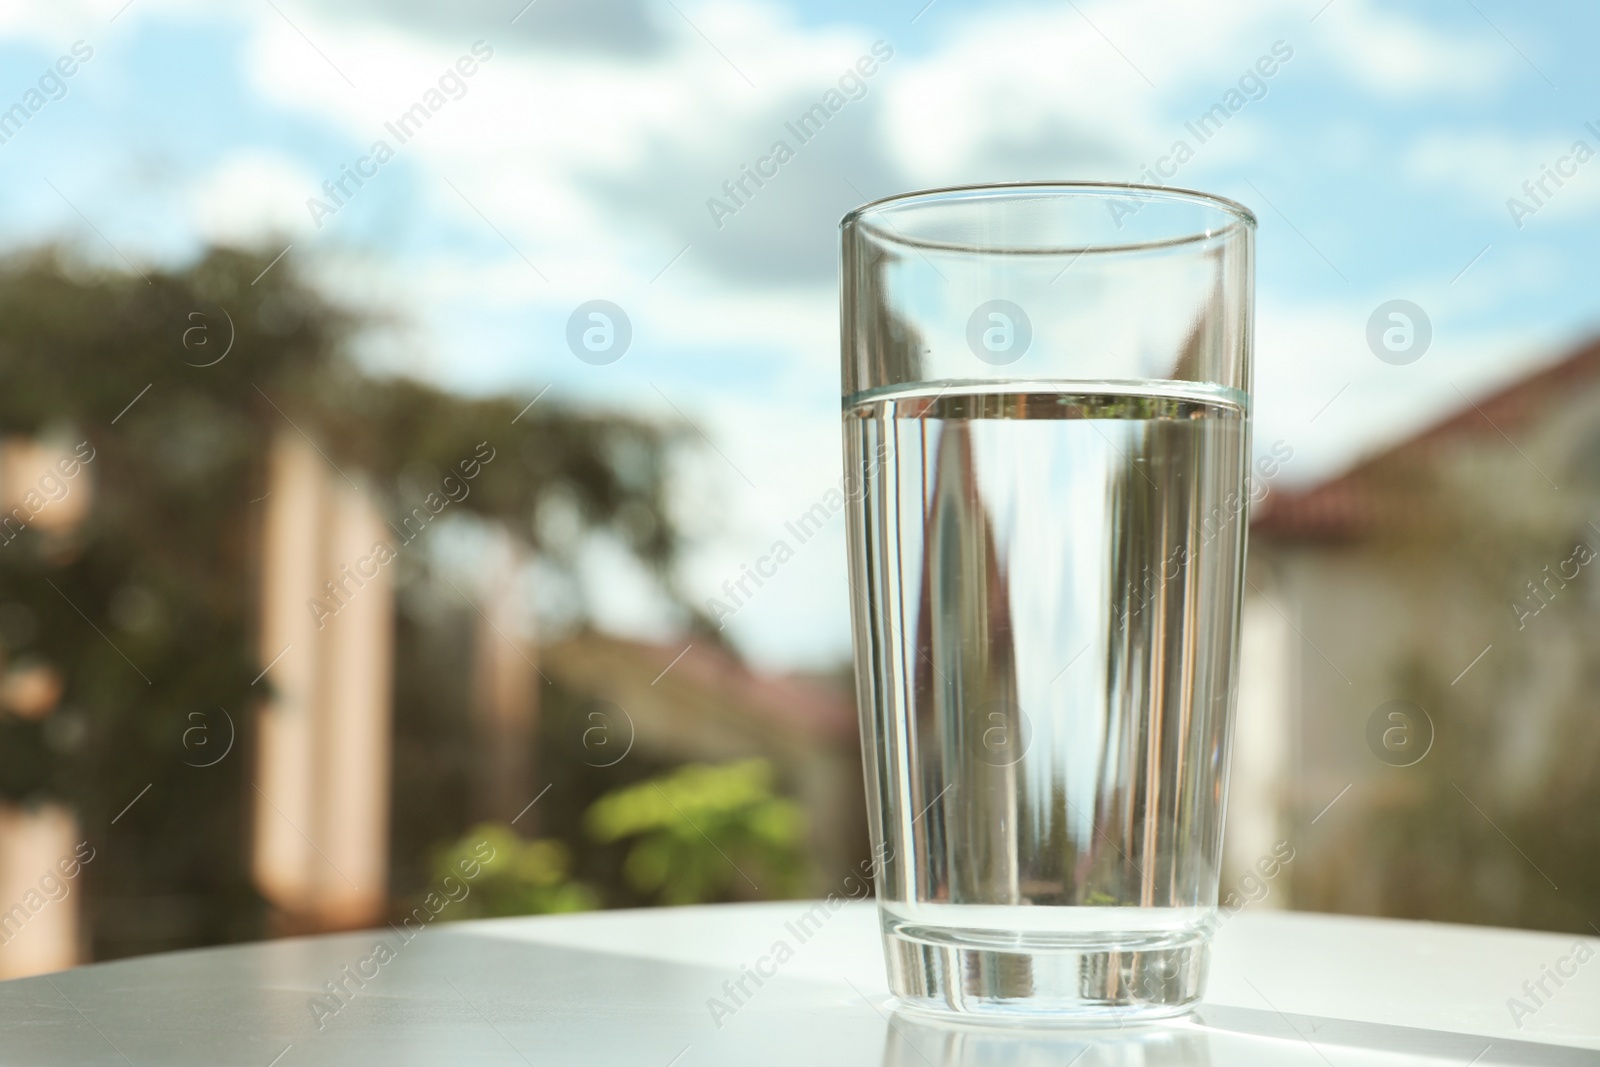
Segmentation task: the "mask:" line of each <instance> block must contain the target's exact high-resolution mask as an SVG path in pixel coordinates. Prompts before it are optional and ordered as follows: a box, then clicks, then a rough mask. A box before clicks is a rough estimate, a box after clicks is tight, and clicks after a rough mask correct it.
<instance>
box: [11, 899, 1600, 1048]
mask: <svg viewBox="0 0 1600 1067" xmlns="http://www.w3.org/2000/svg"><path fill="white" fill-rule="evenodd" d="M809 907H810V905H808V904H805V903H801V902H795V901H790V902H784V903H776V904H758V905H738V906H722V907H704V908H682V909H673V910H653V911H631V912H602V913H595V914H589V915H579V916H567V917H560V918H535V919H509V920H497V921H490V922H475V923H459V924H451V925H444V924H441V925H438V926H434V927H429V928H426V929H424V930H423V931H422V932H420V933H418V934H415V935H414V940H412V941H410V942H402V941H401V938H400V936H399V935H398V934H397V933H396V932H395V931H394V930H392V929H386V930H380V931H372V932H368V933H357V934H341V935H338V936H332V937H318V938H303V939H293V940H284V941H275V942H267V943H262V944H255V945H246V946H238V947H233V948H223V949H208V950H202V951H196V952H181V953H173V954H170V955H163V956H149V957H144V958H142V959H134V960H127V961H122V962H117V963H107V964H97V965H94V966H89V967H82V968H78V969H77V970H73V971H66V972H63V973H60V974H56V975H50V976H48V977H43V978H29V979H22V980H19V981H14V982H8V983H4V984H0V1020H3V1021H0V1064H5V1065H12V1064H51V1065H57V1067H60V1065H71V1064H117V1065H126V1064H134V1065H138V1067H146V1065H150V1067H157V1065H159V1067H185V1065H188V1064H197V1065H198V1064H204V1065H206V1067H218V1065H229V1064H239V1065H246V1067H269V1065H276V1067H306V1065H312V1064H340V1065H353V1064H383V1065H386V1067H401V1065H407V1064H428V1065H434V1064H504V1065H508V1067H518V1065H525V1064H531V1065H539V1067H543V1065H545V1064H594V1065H608V1064H628V1065H634V1067H669V1065H672V1067H702V1065H709V1064H760V1065H773V1064H806V1065H808V1067H854V1065H857V1064H861V1065H867V1064H871V1065H873V1067H880V1065H888V1064H892V1065H896V1067H899V1065H911V1067H922V1065H940V1067H942V1065H943V1064H948V1063H961V1064H984V1065H991V1064H993V1065H1024V1064H1053V1065H1057V1067H1067V1065H1069V1064H1076V1065H1078V1067H1099V1065H1112V1064H1116V1065H1119V1067H1132V1065H1136V1064H1212V1065H1218V1067H1221V1065H1231V1064H1240V1065H1252V1067H1254V1065H1259V1064H1305V1065H1307V1067H1344V1065H1346V1064H1350V1065H1354V1064H1414V1063H1434V1064H1455V1065H1458V1067H1465V1065H1467V1064H1468V1063H1469V1062H1475V1063H1476V1064H1478V1065H1483V1064H1491V1063H1495V1064H1499V1063H1525V1064H1600V951H1597V954H1596V956H1595V958H1593V959H1588V960H1586V961H1585V962H1583V963H1581V964H1580V963H1576V962H1569V963H1567V964H1565V965H1563V968H1562V969H1564V970H1572V969H1573V968H1576V970H1577V973H1576V974H1575V975H1574V976H1573V977H1570V978H1563V982H1564V984H1563V985H1562V986H1560V987H1557V986H1556V985H1555V984H1554V982H1553V981H1552V980H1550V979H1546V988H1547V989H1548V990H1549V991H1550V992H1551V996H1550V997H1548V998H1541V999H1542V1000H1543V1001H1544V1002H1543V1003H1542V1004H1541V1005H1540V1006H1538V1007H1537V1010H1535V1011H1534V1012H1533V1013H1532V1014H1531V1015H1526V1016H1523V1017H1520V1018H1518V1019H1516V1020H1514V1019H1513V1015H1512V1012H1511V1010H1510V1009H1509V1008H1508V1006H1507V1000H1508V998H1510V997H1512V996H1518V997H1523V998H1525V997H1526V994H1524V992H1523V990H1522V988H1521V987H1522V983H1523V982H1524V981H1530V980H1532V981H1536V980H1538V979H1539V978H1540V977H1541V975H1542V974H1543V973H1544V972H1543V971H1542V967H1543V966H1545V965H1550V966H1554V965H1555V964H1556V963H1557V962H1558V961H1559V960H1562V959H1569V960H1570V959H1571V957H1572V951H1573V946H1574V944H1575V943H1577V942H1578V941H1580V940H1583V939H1580V938H1577V937H1574V936H1568V935H1555V934H1534V933H1523V932H1515V931H1509V930H1491V929H1479V928H1473V927H1464V926H1442V925H1435V924H1429V923H1411V922H1394V921H1389V920H1378V919H1357V918H1344V917H1333V916H1318V915H1295V914H1285V913H1272V912H1262V913H1255V914H1252V913H1248V912H1247V913H1243V914H1240V915H1238V916H1236V917H1235V918H1233V919H1232V920H1231V921H1230V922H1228V923H1227V924H1226V925H1225V926H1224V927H1223V929H1222V930H1221V932H1220V933H1219V934H1218V937H1217V944H1216V954H1215V961H1214V964H1213V968H1212V977H1211V982H1210V988H1209V993H1208V995H1207V997H1206V1001H1205V1004H1204V1006H1203V1007H1202V1008H1201V1010H1200V1011H1199V1013H1198V1014H1197V1015H1196V1016H1193V1017H1191V1018H1189V1019H1185V1020H1181V1021H1177V1022H1173V1023H1167V1024H1162V1025H1158V1026H1151V1027H1144V1028H1137V1029H1134V1028H1130V1029H1127V1030H1122V1031H1091V1032H1072V1031H1064V1032H1063V1031H1057V1032H1053V1033H1052V1032H1021V1033H1019V1032H1012V1031H1004V1030H994V1029H988V1028H983V1029H979V1028H965V1029H950V1028H941V1027H938V1026H934V1025H929V1024H926V1023H920V1022H915V1021H912V1020H910V1019H907V1018H903V1017H900V1016H897V1015H894V1014H892V1013H891V1012H890V1011H889V1010H888V1009H887V1008H886V1006H885V1000H886V998H887V991H886V988H885V985H884V974H883V963H882V959H881V956H880V950H879V945H878V933H877V924H876V916H875V914H874V911H873V909H872V907H871V906H870V905H867V904H848V905H846V906H845V907H843V908H842V909H840V910H839V911H838V912H837V913H836V914H832V915H831V916H829V917H828V918H827V920H826V922H825V923H824V924H823V925H822V928H821V929H820V931H818V932H816V933H815V934H814V936H812V937H810V938H809V939H808V940H806V941H805V942H804V943H801V942H800V941H799V939H798V938H797V937H796V936H795V934H794V932H793V930H792V929H791V926H790V925H789V924H793V923H796V922H797V921H798V919H799V918H800V916H801V915H802V914H804V913H805V912H806V911H807V910H808V908H809ZM780 940H781V941H784V942H786V943H787V944H788V946H789V947H790V948H791V949H792V950H793V956H792V958H787V959H786V960H785V962H784V963H783V964H782V965H781V966H780V965H776V961H775V959H773V958H772V957H771V954H772V952H773V950H774V947H775V944H776V943H777V942H778V941H780ZM379 943H383V944H384V945H385V949H384V950H383V951H382V952H376V953H375V951H374V949H375V946H376V945H378V944H379ZM1588 943H1589V944H1590V945H1591V946H1594V947H1595V948H1596V949H1597V950H1600V938H1590V939H1588ZM386 954H387V958H386V959H385V955H386ZM763 957H767V960H766V961H765V962H763ZM363 961H365V962H363ZM757 964H759V965H760V969H761V970H763V971H765V972H768V973H773V972H774V970H775V971H776V973H775V974H774V976H773V977H771V978H769V979H765V980H764V984H763V985H761V986H760V987H757V986H756V985H755V984H754V981H753V980H751V979H748V978H747V979H745V988H746V990H747V991H748V992H749V993H750V995H749V996H748V997H741V998H740V1000H741V1001H742V1003H739V1004H737V1005H736V1004H735V1002H734V1001H733V1000H732V998H731V997H730V995H729V993H728V991H727V989H726V988H725V987H724V983H725V982H729V983H731V982H733V981H734V980H737V979H738V978H739V977H740V976H741V971H740V967H741V965H749V966H752V967H754V966H756V965H757ZM347 966H348V967H350V968H351V970H350V971H349V972H346V971H345V970H344V968H345V967H347ZM363 970H364V971H365V972H366V973H367V974H369V975H372V977H369V978H366V979H364V980H362V979H360V977H359V974H358V973H357V972H358V971H363ZM347 974H349V975H352V976H353V977H347ZM340 980H342V981H343V982H344V984H345V989H346V990H347V992H346V993H345V994H344V995H343V1000H342V1001H334V1000H330V999H327V998H328V993H327V992H326V989H325V988H324V983H325V982H330V981H340ZM358 981H360V982H361V984H360V985H359V986H358V984H357V983H358ZM318 995H321V996H322V997H323V998H324V999H325V1001H326V1004H327V1007H326V1008H325V1009H324V1010H322V1011H320V1012H318V1011H315V1010H314V1009H313V1008H312V1006H311V1005H312V1004H313V1003H314V1000H313V998H315V997H317V996H318ZM712 997H717V998H719V999H721V1000H722V1002H723V1003H724V1004H725V1005H726V1006H727V1007H728V1008H729V1009H731V1010H732V1013H731V1014H725V1013H723V1012H722V1011H720V1010H718V1011H717V1012H716V1014H717V1015H718V1016H720V1017H719V1018H714V1017H713V1010H712V1008H711V1007H708V1003H707V1002H708V999H709V998H712ZM335 1003H338V1004H339V1007H338V1010H337V1011H333V1010H332V1005H333V1004H335ZM1530 1004H1531V1002H1530ZM318 1015H321V1016H322V1018H321V1019H320V1024H321V1025H320V1028H319V1019H318V1018H317V1016H318ZM1517 1022H1520V1023H1521V1026H1520V1028H1519V1027H1518V1026H1517V1025H1516V1023H1517ZM719 1024H720V1025H719ZM1486 1049H1487V1051H1485V1050H1486ZM1474 1057H1477V1059H1476V1060H1475V1061H1474Z"/></svg>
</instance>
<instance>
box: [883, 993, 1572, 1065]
mask: <svg viewBox="0 0 1600 1067" xmlns="http://www.w3.org/2000/svg"><path fill="white" fill-rule="evenodd" d="M1345 1050H1349V1051H1356V1050H1359V1051H1360V1052H1363V1053H1365V1054H1366V1055H1364V1056H1362V1057H1361V1058H1360V1060H1359V1061H1358V1062H1360V1063H1364V1064H1365V1063H1371V1064H1394V1065H1397V1067H1398V1065H1402V1064H1425V1063H1427V1064H1444V1063H1448V1064H1453V1065H1455V1067H1461V1065H1463V1064H1467V1063H1471V1064H1473V1067H1485V1065H1489V1064H1513V1065H1527V1067H1567V1065H1574V1067H1576V1065H1580V1064H1581V1065H1590V1067H1592V1065H1594V1064H1596V1063H1597V1062H1600V1054H1597V1053H1595V1052H1594V1051H1592V1050H1589V1049H1579V1048H1571V1047H1567V1046H1558V1045H1545V1044H1538V1043H1535V1042H1530V1041H1513V1040H1508V1039H1499V1038H1496V1039H1490V1038H1486V1037H1475V1036H1472V1035H1470V1034H1456V1033H1450V1032H1447V1031H1443V1030H1422V1029H1417V1028H1414V1027H1408V1026H1390V1025H1386V1024H1382V1023H1362V1022H1351V1021H1348V1020H1343V1019H1324V1018H1319V1017H1315V1016H1309V1015H1284V1014H1281V1013H1279V1012H1275V1011H1258V1010H1255V1009H1251V1008H1229V1007H1220V1006H1211V1005H1202V1006H1201V1008H1200V1009H1199V1010H1198V1011H1197V1012H1196V1013H1195V1014H1194V1015H1192V1016H1190V1017H1188V1018H1185V1019H1178V1020H1172V1021H1170V1022H1165V1023H1154V1024H1149V1025H1143V1026H1135V1027H1128V1028H1127V1029H1116V1030H1113V1029H1085V1030H1026V1029H1010V1028H1000V1027H994V1026H970V1025H969V1026H962V1025H959V1024H953V1023H944V1022H939V1021H930V1020H928V1019H926V1018H923V1017H918V1016H910V1015H906V1014H903V1013H898V1012H897V1013H896V1014H895V1015H894V1016H893V1017H892V1018H891V1020H890V1022H889V1032H888V1035H887V1040H886V1043H885V1046H884V1053H883V1063H884V1067H980V1065H981V1067H993V1065H997V1064H999V1065H1005V1067H1033V1065H1035V1064H1037V1065H1039V1067H1045V1065H1050V1067H1112V1065H1115V1067H1177V1065H1180V1064H1181V1065H1183V1067H1233V1065H1236V1064H1237V1065H1241V1067H1243V1065H1249V1067H1258V1065H1260V1067H1277V1065H1285V1067H1290V1065H1298V1064H1306V1065H1308V1067H1310V1065H1315V1067H1328V1065H1329V1063H1330V1062H1331V1060H1330V1056H1329V1055H1328V1053H1329V1052H1332V1053H1333V1056H1334V1057H1338V1056H1339V1054H1340V1053H1341V1052H1345ZM1338 1062H1340V1063H1341V1064H1342V1063H1343V1062H1345V1061H1344V1060H1342V1059H1340V1060H1338Z"/></svg>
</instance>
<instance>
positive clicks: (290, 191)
mask: <svg viewBox="0 0 1600 1067" xmlns="http://www.w3.org/2000/svg"><path fill="white" fill-rule="evenodd" d="M320 185H321V179H319V178H317V177H316V176H314V175H313V174H312V173H311V171H310V170H309V169H308V168H306V166H305V165H304V164H302V163H301V162H300V161H299V160H296V159H293V158H291V157H289V156H286V155H283V154H281V153H277V152H263V151H258V150H255V149H246V150H244V151H241V152H237V153H235V154H233V155H231V156H228V157H226V158H225V159H224V160H223V161H222V162H221V163H220V164H218V165H217V166H215V167H213V168H212V169H211V170H209V171H207V172H206V173H205V174H204V175H202V176H201V177H200V179H199V180H198V181H196V182H195V183H194V184H193V185H192V186H191V187H190V189H189V195H188V199H189V206H190V212H191V219H192V222H193V225H194V229H195V232H196V233H197V234H198V235H199V236H200V237H202V238H204V239H205V240H207V241H210V242H213V243H217V244H227V245H235V246H240V247H253V246H258V245H261V244H263V243H265V242H266V241H269V240H272V239H275V238H277V237H278V236H279V235H281V234H286V233H293V232H294V231H296V230H300V229H303V228H304V227H305V224H306V221H307V219H308V218H309V216H308V215H307V213H306V198H307V197H309V196H312V195H320V190H319V186H320Z"/></svg>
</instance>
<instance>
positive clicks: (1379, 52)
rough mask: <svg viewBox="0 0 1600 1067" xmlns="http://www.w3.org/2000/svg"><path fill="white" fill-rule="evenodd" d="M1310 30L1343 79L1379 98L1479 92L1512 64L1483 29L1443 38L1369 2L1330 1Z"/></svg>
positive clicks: (1490, 32) (1499, 78)
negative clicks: (1321, 38) (1341, 71)
mask: <svg viewBox="0 0 1600 1067" xmlns="http://www.w3.org/2000/svg"><path fill="white" fill-rule="evenodd" d="M1315 30H1316V32H1317V34H1319V35H1323V36H1324V39H1325V40H1326V44H1325V45H1324V47H1325V48H1326V49H1327V51H1328V53H1329V55H1330V56H1331V57H1332V58H1333V59H1334V61H1335V62H1336V63H1337V64H1338V65H1339V66H1340V67H1341V68H1343V70H1344V72H1345V74H1346V75H1347V76H1349V77H1350V78H1351V79H1352V80H1353V81H1355V82H1356V83H1357V84H1358V85H1360V86H1362V87H1363V88H1365V89H1368V90H1369V91H1371V92H1374V93H1377V94H1379V95H1383V96H1392V97H1412V96H1419V95H1422V94H1426V93H1434V94H1438V93H1459V92H1472V93H1477V92H1482V91H1484V90H1488V89H1492V88H1494V87H1496V86H1498V85H1500V84H1502V82H1503V81H1504V80H1505V78H1506V77H1507V76H1508V74H1509V73H1510V70H1511V64H1512V63H1513V62H1516V60H1515V57H1514V56H1512V54H1511V52H1510V49H1508V48H1507V47H1506V46H1505V43H1504V42H1502V41H1500V40H1498V39H1497V38H1496V36H1495V33H1494V31H1493V30H1492V29H1491V28H1490V27H1488V26H1484V27H1483V31H1482V32H1481V33H1477V34H1475V35H1473V36H1471V37H1467V36H1461V35H1457V34H1453V33H1446V32H1442V31H1440V30H1439V29H1437V28H1435V27H1430V26H1427V25H1424V24H1423V23H1421V22H1418V21H1417V20H1415V19H1413V18H1410V17H1408V16H1406V15H1402V14H1398V13H1395V12H1393V11H1385V10H1382V9H1380V8H1379V7H1378V6H1377V4H1375V3H1372V2H1371V0H1333V3H1332V4H1331V5H1330V6H1329V7H1328V8H1327V10H1326V11H1325V12H1324V13H1323V14H1322V15H1321V16H1320V17H1319V18H1318V19H1317V21H1316V23H1315Z"/></svg>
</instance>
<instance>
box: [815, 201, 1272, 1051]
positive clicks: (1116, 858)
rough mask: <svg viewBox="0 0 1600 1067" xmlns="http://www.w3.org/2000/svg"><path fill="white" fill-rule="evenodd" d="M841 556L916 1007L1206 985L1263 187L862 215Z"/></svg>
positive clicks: (1171, 1003)
mask: <svg viewBox="0 0 1600 1067" xmlns="http://www.w3.org/2000/svg"><path fill="white" fill-rule="evenodd" d="M841 225H842V229H843V279H842V284H843V299H842V304H841V320H842V322H841V332H842V335H843V363H844V439H845V454H846V458H845V472H846V480H847V482H848V483H849V485H850V488H851V489H852V492H851V493H850V498H851V509H852V510H851V522H850V581H851V587H852V600H853V612H854V618H853V623H854V634H855V652H856V678H857V684H858V688H859V692H860V702H861V713H862V742H863V748H864V750H865V763H866V778H867V792H868V809H869V817H870V821H871V827H872V834H873V843H874V845H875V846H876V848H877V850H878V854H879V855H880V856H881V857H883V866H882V868H881V871H880V874H879V878H878V906H879V913H880V917H881V920H882V928H883V937H884V949H885V955H886V957H887V963H888V971H889V980H890V986H891V988H892V990H893V992H894V993H895V995H896V997H897V998H898V1001H899V1004H900V1007H901V1008H902V1009H904V1010H910V1011H913V1012H918V1011H921V1012H931V1013H934V1014H937V1015H941V1016H944V1017H949V1016H951V1015H956V1016H960V1017H964V1018H970V1019H974V1020H992V1021H1001V1022H1007V1021H1010V1022H1017V1023H1022V1024H1028V1025H1035V1024H1038V1023H1041V1022H1043V1023H1050V1022H1066V1023H1087V1024H1104V1023H1111V1022H1119V1023H1120V1022H1123V1021H1128V1020H1131V1019H1138V1018H1155V1017H1161V1016H1166V1015H1173V1014H1177V1013H1180V1012H1183V1011H1185V1010H1187V1009H1188V1008H1189V1007H1190V1006H1192V1005H1193V1004H1194V1003H1195V1002H1196V1001H1197V1000H1198V999H1199V998H1200V996H1201V993H1202V992H1203V989H1204V985H1205V977H1206V965H1207V958H1208V944H1209V939H1210V932H1211V929H1212V926H1213V923H1214V917H1215V915H1216V903H1217V883H1218V863H1219V859H1220V856H1221V845H1222V816H1223V805H1224V801H1225V797H1226V793H1227V770H1228V748H1229V736H1230V729H1231V720H1232V714H1233V703H1234V690H1235V681H1234V679H1235V675H1236V671H1237V664H1238V657H1239V606H1240V599H1241V587H1242V585H1243V581H1244V571H1243V565H1244V552H1245V528H1246V521H1247V505H1248V499H1249V487H1248V484H1247V478H1248V461H1249V449H1250V422H1249V389H1250V356H1251V335H1252V287H1253V255H1254V244H1253V242H1254V232H1255V219H1254V218H1253V217H1252V215H1251V214H1250V212H1249V211H1248V210H1247V209H1245V208H1243V207H1241V206H1240V205H1238V204H1235V203H1233V202H1231V201H1228V200H1223V199H1221V198H1218V197H1214V196H1207V195H1204V194H1200V193H1191V192H1184V191H1178V190H1170V189H1159V188H1144V187H1135V186H1115V185H1089V184H1029V185H1003V186H982V187H971V188H961V189H944V190H937V191H933V192H925V193H913V194H907V195H904V196H897V197H891V198H889V199H887V200H880V201H877V202H875V203H872V204H868V205H866V206H864V207H861V208H857V209H856V210H855V211H852V212H851V213H850V214H849V215H847V216H846V217H845V219H844V221H843V223H842V224H841Z"/></svg>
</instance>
